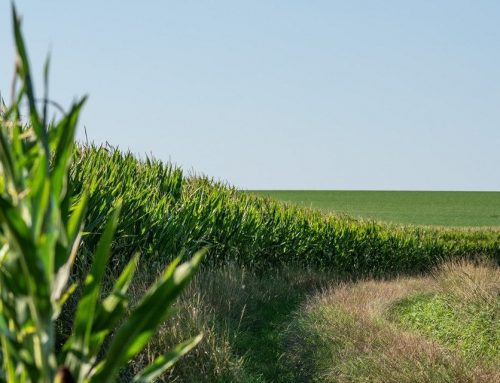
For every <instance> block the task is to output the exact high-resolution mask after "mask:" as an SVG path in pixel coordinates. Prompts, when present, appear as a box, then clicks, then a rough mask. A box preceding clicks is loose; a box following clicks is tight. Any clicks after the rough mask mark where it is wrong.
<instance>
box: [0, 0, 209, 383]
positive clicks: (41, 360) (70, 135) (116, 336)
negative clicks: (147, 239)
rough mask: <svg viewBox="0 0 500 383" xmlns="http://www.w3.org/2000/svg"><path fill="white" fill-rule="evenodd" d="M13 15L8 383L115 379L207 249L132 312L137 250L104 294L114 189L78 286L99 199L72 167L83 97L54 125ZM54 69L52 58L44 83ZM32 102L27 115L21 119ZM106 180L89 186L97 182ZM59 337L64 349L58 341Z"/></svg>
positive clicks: (2, 219)
mask: <svg viewBox="0 0 500 383" xmlns="http://www.w3.org/2000/svg"><path fill="white" fill-rule="evenodd" d="M12 16H13V23H14V36H15V42H16V47H17V53H18V61H17V67H16V73H17V76H18V78H17V80H19V83H20V84H19V86H18V88H16V89H15V90H16V92H17V93H16V95H15V97H14V101H13V105H11V106H9V107H4V106H3V104H2V107H1V110H0V164H1V166H0V226H1V227H0V346H1V348H0V350H1V352H0V363H1V364H2V367H3V368H0V382H13V383H14V382H19V383H38V382H40V383H41V382H47V383H48V382H60V383H67V382H81V383H83V382H114V381H116V379H117V376H118V374H119V372H120V369H121V368H123V367H124V366H125V365H126V364H127V363H128V362H129V361H130V360H131V359H132V358H133V357H134V356H135V355H137V353H138V352H140V351H141V350H142V349H143V348H144V347H145V346H146V344H147V342H148V341H149V339H150V338H151V336H153V334H154V333H155V331H156V329H157V327H158V326H159V325H160V324H161V323H162V322H163V320H164V319H165V318H166V317H167V315H168V314H169V313H170V310H171V306H172V304H173V303H174V301H175V299H176V297H177V296H178V295H179V294H180V292H181V291H182V290H183V288H184V287H185V285H186V284H187V283H188V282H189V280H190V279H191V278H192V276H193V274H194V273H195V272H196V270H197V268H198V266H199V264H200V262H201V260H202V258H203V255H204V252H199V253H197V254H196V255H195V256H194V257H193V258H192V259H191V260H190V261H188V262H186V263H184V264H182V265H180V266H178V264H179V259H178V260H176V261H175V262H173V263H171V264H170V266H168V267H167V269H166V270H165V272H164V273H163V274H162V276H161V277H160V278H159V279H158V281H157V283H155V284H154V285H153V286H151V287H150V289H149V290H148V291H147V293H146V294H145V296H144V297H143V298H142V299H141V300H140V301H139V303H138V304H137V305H136V306H135V307H132V308H131V307H129V300H128V298H127V296H126V294H127V290H128V288H129V286H130V284H131V282H132V279H133V276H134V272H135V270H136V268H137V267H138V263H139V259H140V256H139V254H136V255H135V256H134V257H132V259H131V260H130V261H129V262H128V264H127V265H126V266H125V267H124V268H123V270H122V272H121V274H120V275H119V276H118V278H117V279H116V281H115V282H114V284H113V287H112V288H111V290H110V291H109V293H108V294H107V296H105V297H104V298H103V294H104V293H105V292H106V291H107V289H105V288H104V287H103V286H104V285H105V281H106V280H109V275H107V270H109V268H108V259H109V258H110V256H111V255H112V249H113V237H114V235H115V232H116V229H117V226H118V223H119V220H120V218H119V217H120V210H121V207H122V205H123V201H122V200H121V199H120V198H115V197H114V194H115V193H111V195H109V196H108V199H107V205H106V207H105V208H102V207H101V208H102V210H103V213H104V214H103V215H104V216H109V218H108V219H104V220H103V221H102V222H100V224H102V225H103V226H102V227H103V230H102V234H101V235H100V239H99V241H98V243H97V246H96V247H95V252H94V253H93V256H92V257H90V259H91V260H92V265H91V267H90V271H89V273H88V275H87V276H86V278H84V281H83V284H82V285H80V286H78V281H77V279H78V278H77V274H75V273H74V272H73V271H72V270H73V266H74V264H75V259H76V257H77V254H78V250H79V248H80V243H81V239H82V228H83V225H84V221H85V214H86V212H87V211H88V210H89V209H92V205H89V201H88V197H87V196H88V193H87V192H86V191H85V190H84V191H83V192H82V193H79V194H78V196H77V197H76V198H74V197H73V196H74V194H72V193H73V190H74V185H73V184H72V181H71V178H70V177H69V172H70V165H71V160H72V155H73V153H74V146H75V132H76V126H77V122H78V118H79V114H80V112H81V109H82V107H83V105H84V103H85V98H82V99H81V100H80V101H77V102H76V103H75V104H74V105H73V106H72V107H71V108H70V109H69V112H68V113H66V114H63V115H62V117H61V118H60V120H59V121H54V122H53V123H51V124H50V125H47V120H48V117H47V116H48V109H47V108H48V101H47V99H48V96H47V94H48V92H47V89H45V95H44V102H43V111H42V112H41V113H40V112H39V111H38V110H37V99H36V97H35V92H34V89H33V81H32V75H31V71H30V67H29V61H28V55H27V52H26V47H25V44H24V41H23V37H22V33H21V26H20V20H19V18H18V16H17V13H16V10H15V8H14V7H13V12H12ZM48 67H49V65H48V60H47V63H46V65H45V68H44V81H45V85H46V86H47V82H48V80H47V79H48ZM24 105H27V108H28V116H29V118H28V119H27V121H22V119H21V117H20V116H22V115H24V113H23V111H22V108H23V107H24ZM99 181H100V180H99V179H95V180H94V181H92V182H91V183H90V184H89V185H87V186H88V187H89V188H96V187H99ZM110 206H112V209H110ZM110 211H111V212H110ZM103 222H105V223H103ZM77 289H79V290H78V303H77V304H76V309H75V311H74V319H73V329H72V332H71V334H69V335H68V334H67V335H61V334H59V335H58V334H57V333H56V326H55V321H56V320H57V318H58V317H59V315H60V314H61V312H62V311H63V310H64V309H65V308H64V307H63V305H64V303H65V302H66V301H68V298H69V297H71V296H72V294H73V293H74V292H75V291H76V290H77ZM71 313H72V312H69V315H71ZM67 315H68V314H67ZM61 336H64V339H62V341H63V344H64V345H63V346H62V347H58V344H60V343H61V339H60V337H61ZM200 339H201V336H197V337H195V338H193V339H192V340H189V341H187V342H185V343H182V344H180V345H179V346H178V347H176V348H174V350H172V351H170V352H167V353H165V354H164V355H162V356H160V357H158V358H157V359H156V360H155V361H154V362H153V363H152V364H151V365H150V366H148V367H146V368H145V369H144V370H143V371H142V372H141V373H140V374H139V375H137V377H136V381H137V382H149V381H152V380H154V379H156V378H157V377H159V375H161V373H162V372H164V371H165V369H167V368H168V367H170V366H172V365H173V364H174V363H175V362H176V361H177V360H178V359H179V358H180V357H181V356H182V355H184V354H185V353H186V352H188V351H189V350H190V349H191V348H192V347H194V346H195V345H196V344H197V343H198V342H199V341H200Z"/></svg>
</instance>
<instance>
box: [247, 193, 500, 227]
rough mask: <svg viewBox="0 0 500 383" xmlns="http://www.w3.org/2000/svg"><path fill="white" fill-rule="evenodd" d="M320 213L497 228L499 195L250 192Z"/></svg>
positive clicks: (499, 220) (390, 220)
mask: <svg viewBox="0 0 500 383" xmlns="http://www.w3.org/2000/svg"><path fill="white" fill-rule="evenodd" d="M251 192H252V193H255V194H259V195H266V196H269V197H272V198H274V199H278V200H282V201H287V202H292V203H296V204H300V205H303V206H307V207H312V208H318V209H321V210H324V211H330V212H336V213H346V214H349V215H352V216H356V217H363V218H371V219H376V220H380V221H385V222H392V223H403V224H416V225H440V226H500V192H434V191H425V192H421V191H307V190H304V191H293V190H272V191H271V190H259V191H251Z"/></svg>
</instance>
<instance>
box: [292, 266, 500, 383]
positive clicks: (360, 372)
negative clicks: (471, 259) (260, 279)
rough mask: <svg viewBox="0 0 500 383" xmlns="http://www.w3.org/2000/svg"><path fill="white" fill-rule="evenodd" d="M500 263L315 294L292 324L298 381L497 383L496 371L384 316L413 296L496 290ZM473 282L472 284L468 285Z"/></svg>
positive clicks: (489, 293) (488, 293) (499, 377)
mask: <svg viewBox="0 0 500 383" xmlns="http://www.w3.org/2000/svg"><path fill="white" fill-rule="evenodd" d="M498 275H499V270H498V268H494V267H490V266H487V265H471V264H464V263H462V264H449V265H446V266H445V267H443V268H442V269H440V270H439V271H438V272H437V273H436V274H435V275H434V276H433V277H423V278H399V279H396V280H392V281H364V282H359V283H352V284H343V285H341V286H336V285H333V286H331V287H330V288H328V289H326V290H324V291H323V292H321V293H320V294H318V295H316V296H314V297H312V298H311V299H310V300H309V301H308V302H307V303H306V304H304V305H303V307H302V308H301V310H300V311H299V312H298V313H297V316H296V320H295V322H294V324H293V326H291V328H290V331H289V332H290V353H289V354H290V355H289V360H290V361H291V364H296V365H298V366H300V368H299V372H298V375H297V378H296V381H304V382H307V381H314V382H360V381H362V382H365V381H366V382H368V381H369V382H494V381H500V370H499V369H498V368H495V366H491V365H490V364H487V363H482V362H481V361H477V360H476V361H469V360H464V358H462V356H461V355H460V353H458V352H455V351H452V350H450V349H448V348H446V347H444V346H442V345H440V344H438V343H437V342H433V341H431V340H428V339H425V338H423V337H421V336H419V335H418V334H416V333H413V332H410V331H405V330H403V329H401V328H400V327H399V326H397V325H395V324H394V323H391V322H389V321H388V320H387V319H386V312H387V310H388V309H389V307H391V305H393V304H394V303H395V302H398V301H399V300H401V299H403V298H404V297H407V296H409V295H413V294H419V293H434V292H438V291H446V292H450V291H452V292H453V293H454V294H458V295H459V296H461V297H464V299H465V298H467V299H476V297H477V296H478V295H479V296H481V299H483V298H484V297H491V296H492V295H493V294H495V292H498V288H499V284H498ZM473 287H474V288H473Z"/></svg>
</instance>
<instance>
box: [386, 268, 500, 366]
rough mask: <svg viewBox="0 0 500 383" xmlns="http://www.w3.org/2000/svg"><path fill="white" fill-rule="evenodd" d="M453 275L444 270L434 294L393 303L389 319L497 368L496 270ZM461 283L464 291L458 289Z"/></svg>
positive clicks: (499, 276)
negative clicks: (486, 361)
mask: <svg viewBox="0 0 500 383" xmlns="http://www.w3.org/2000/svg"><path fill="white" fill-rule="evenodd" d="M457 271H458V270H457V269H452V270H447V272H446V273H445V274H444V275H441V276H439V277H438V281H441V282H443V280H445V281H447V283H446V285H445V287H444V288H443V287H442V286H441V288H440V289H438V291H437V292H434V293H430V294H416V295H411V296H409V297H407V298H404V299H403V300H401V301H400V302H398V303H396V304H395V305H394V306H393V307H392V308H391V310H390V317H391V318H392V319H393V320H394V321H396V322H397V323H399V324H401V325H402V326H403V327H404V328H407V329H411V330H415V331H417V332H419V333H420V334H422V335H424V336H426V337H428V338H431V339H435V340H437V341H439V342H440V343H442V344H445V345H446V346H449V347H450V348H453V349H456V350H458V351H459V352H460V353H461V354H462V355H463V356H464V357H465V358H467V359H474V360H477V359H487V360H491V361H492V363H496V364H497V365H500V270H498V269H497V268H493V269H491V268H486V267H484V266H480V267H476V268H470V267H468V268H466V267H462V268H461V269H459V271H460V272H459V273H457ZM485 271H486V272H485ZM450 276H453V278H450ZM461 279H463V280H461ZM450 280H451V282H452V283H451V284H450V283H449V282H450ZM464 282H466V283H467V285H466V286H467V288H466V289H463V288H461V287H463V286H464V285H465V283H464ZM484 282H489V284H488V285H487V286H484Z"/></svg>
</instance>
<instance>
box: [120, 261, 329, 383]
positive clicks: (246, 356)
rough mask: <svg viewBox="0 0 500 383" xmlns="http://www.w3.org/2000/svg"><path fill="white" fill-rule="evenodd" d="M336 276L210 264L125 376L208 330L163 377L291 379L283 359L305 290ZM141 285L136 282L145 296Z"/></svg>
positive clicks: (251, 381) (247, 381) (229, 382)
mask: <svg viewBox="0 0 500 383" xmlns="http://www.w3.org/2000/svg"><path fill="white" fill-rule="evenodd" d="M150 275H151V272H150V271H147V270H144V274H143V275H141V276H140V278H139V279H140V280H141V282H142V281H147V279H148V276H150ZM149 278H150V277H149ZM331 279H332V276H331V275H329V274H326V273H320V272H316V271H313V270H294V269H281V270H274V271H272V272H271V271H270V272H267V273H264V274H259V273H255V272H252V271H249V270H245V269H242V268H241V267H239V266H237V265H234V264H233V265H226V266H225V267H222V268H218V269H209V270H205V271H204V272H203V273H200V274H199V275H197V276H196V277H195V278H194V280H193V282H192V283H191V284H190V286H189V287H188V288H187V289H186V291H185V294H184V295H183V296H182V297H181V299H180V300H179V302H178V304H177V305H176V309H177V312H176V314H175V315H174V316H173V317H172V318H171V319H170V320H169V321H168V322H167V323H165V325H164V326H162V328H161V329H160V332H159V334H158V336H157V337H156V338H155V340H154V342H152V343H151V344H150V346H149V348H148V349H147V351H146V352H145V353H143V354H141V357H140V358H139V359H138V360H137V361H136V362H135V363H134V364H131V365H130V368H129V370H128V371H124V373H123V375H122V379H123V380H127V377H129V376H132V375H133V374H134V373H136V371H137V370H140V369H141V368H142V367H143V365H145V364H147V363H148V362H150V361H151V360H153V359H154V358H155V356H156V355H157V354H158V353H159V352H161V350H162V349H166V348H169V347H170V346H171V345H173V344H175V343H176V342H178V341H179V340H181V339H185V337H186V336H189V334H193V333H198V332H200V331H202V332H203V333H204V340H203V341H202V342H201V343H200V344H199V346H198V347H197V348H195V349H194V350H192V352H191V353H190V354H188V355H187V356H186V357H185V358H183V359H181V360H180V361H179V362H178V363H177V364H176V365H175V366H174V368H172V369H171V370H170V371H169V372H168V373H167V374H166V375H164V377H163V378H162V380H161V381H165V382H168V381H175V382H201V383H203V382H207V383H208V382H219V383H223V382H224V383H233V382H241V383H266V382H269V383H270V382H282V383H285V382H291V381H293V380H292V379H293V370H290V369H289V366H288V365H287V364H286V363H284V359H283V358H284V355H285V354H286V347H287V336H288V333H287V328H288V325H289V323H290V321H291V320H292V319H293V315H294V312H295V310H297V309H298V307H299V305H300V304H301V303H302V302H303V301H304V300H306V299H307V296H309V295H310V294H313V293H314V292H316V291H318V290H319V288H320V287H321V286H324V285H326V283H327V281H331ZM145 285H146V283H145ZM141 286H142V285H139V284H137V285H135V286H134V287H135V289H136V290H135V292H136V293H137V294H139V295H140V294H141V290H142V287H141Z"/></svg>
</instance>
